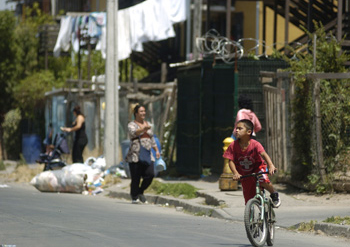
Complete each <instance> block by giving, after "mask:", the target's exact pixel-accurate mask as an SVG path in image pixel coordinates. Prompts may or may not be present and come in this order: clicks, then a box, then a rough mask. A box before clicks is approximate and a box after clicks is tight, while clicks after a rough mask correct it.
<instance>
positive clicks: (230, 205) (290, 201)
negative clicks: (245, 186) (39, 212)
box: [104, 177, 350, 238]
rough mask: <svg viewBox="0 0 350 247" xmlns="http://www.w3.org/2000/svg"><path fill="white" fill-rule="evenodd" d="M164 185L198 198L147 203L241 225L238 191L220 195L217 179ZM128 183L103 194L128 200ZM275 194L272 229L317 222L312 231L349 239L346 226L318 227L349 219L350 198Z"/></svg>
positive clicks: (153, 198)
mask: <svg viewBox="0 0 350 247" xmlns="http://www.w3.org/2000/svg"><path fill="white" fill-rule="evenodd" d="M156 179H157V180H159V181H160V182H164V183H188V184H191V185H193V186H195V187H196V188H198V189H199V191H198V195H199V197H197V198H195V199H181V198H174V197H171V196H164V195H153V194H147V193H146V194H145V196H146V198H147V200H148V202H149V203H153V204H161V205H166V206H171V207H174V208H175V210H178V211H182V210H184V211H186V212H190V213H192V214H195V215H207V216H210V217H215V218H220V219H225V220H232V221H243V215H244V199H243V194H242V190H241V187H240V186H239V188H238V190H237V191H221V190H220V189H219V182H218V180H219V178H218V177H217V178H215V177H214V178H213V177H211V178H207V179H206V178H204V179H199V180H184V179H180V180H163V179H161V178H156ZM129 185H130V179H122V182H121V183H118V184H116V185H113V186H111V187H109V188H107V189H106V190H105V192H104V193H105V194H107V195H108V196H110V197H115V198H121V199H125V200H129V201H130V203H131V200H130V186H129ZM275 188H276V189H277V190H278V191H279V194H280V197H281V200H282V205H281V206H280V208H278V209H276V210H275V212H276V217H277V223H276V226H278V227H282V228H288V227H291V226H298V225H299V224H300V223H302V222H307V223H308V222H310V221H311V220H312V221H317V223H316V224H315V230H316V231H318V230H319V231H322V232H324V233H325V234H328V235H336V236H343V237H347V238H350V226H349V225H335V224H326V223H322V221H323V220H325V219H327V218H328V217H332V216H342V217H344V216H350V194H334V195H324V196H315V195H313V194H310V193H305V192H302V191H298V190H295V189H291V188H289V187H288V186H286V185H280V184H277V185H275Z"/></svg>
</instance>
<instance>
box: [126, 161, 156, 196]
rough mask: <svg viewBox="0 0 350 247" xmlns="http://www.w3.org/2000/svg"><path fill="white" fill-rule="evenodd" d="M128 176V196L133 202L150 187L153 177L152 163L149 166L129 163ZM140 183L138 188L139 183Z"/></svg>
mask: <svg viewBox="0 0 350 247" xmlns="http://www.w3.org/2000/svg"><path fill="white" fill-rule="evenodd" d="M129 168H130V175H131V189H130V195H131V198H132V199H133V200H136V199H137V196H138V195H140V194H143V192H144V191H145V190H146V189H147V188H148V186H150V185H151V183H152V180H153V177H154V168H153V163H152V164H151V165H145V164H141V163H129ZM141 178H142V183H141V186H140V181H141Z"/></svg>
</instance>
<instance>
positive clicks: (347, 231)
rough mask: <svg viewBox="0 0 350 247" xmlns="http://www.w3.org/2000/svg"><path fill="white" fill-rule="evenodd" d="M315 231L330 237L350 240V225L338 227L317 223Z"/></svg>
mask: <svg viewBox="0 0 350 247" xmlns="http://www.w3.org/2000/svg"><path fill="white" fill-rule="evenodd" d="M314 229H315V231H321V232H323V233H325V234H327V235H330V236H339V237H345V238H350V226H349V225H337V224H330V223H316V224H315V226H314Z"/></svg>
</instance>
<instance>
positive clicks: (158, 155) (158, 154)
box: [156, 151, 160, 159]
mask: <svg viewBox="0 0 350 247" xmlns="http://www.w3.org/2000/svg"><path fill="white" fill-rule="evenodd" d="M156 158H157V159H159V158H160V153H159V151H157V152H156Z"/></svg>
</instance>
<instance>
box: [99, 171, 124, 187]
mask: <svg viewBox="0 0 350 247" xmlns="http://www.w3.org/2000/svg"><path fill="white" fill-rule="evenodd" d="M117 183H121V178H120V177H118V176H116V175H112V174H108V175H106V176H105V177H104V186H103V188H108V186H111V185H114V184H117Z"/></svg>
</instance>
